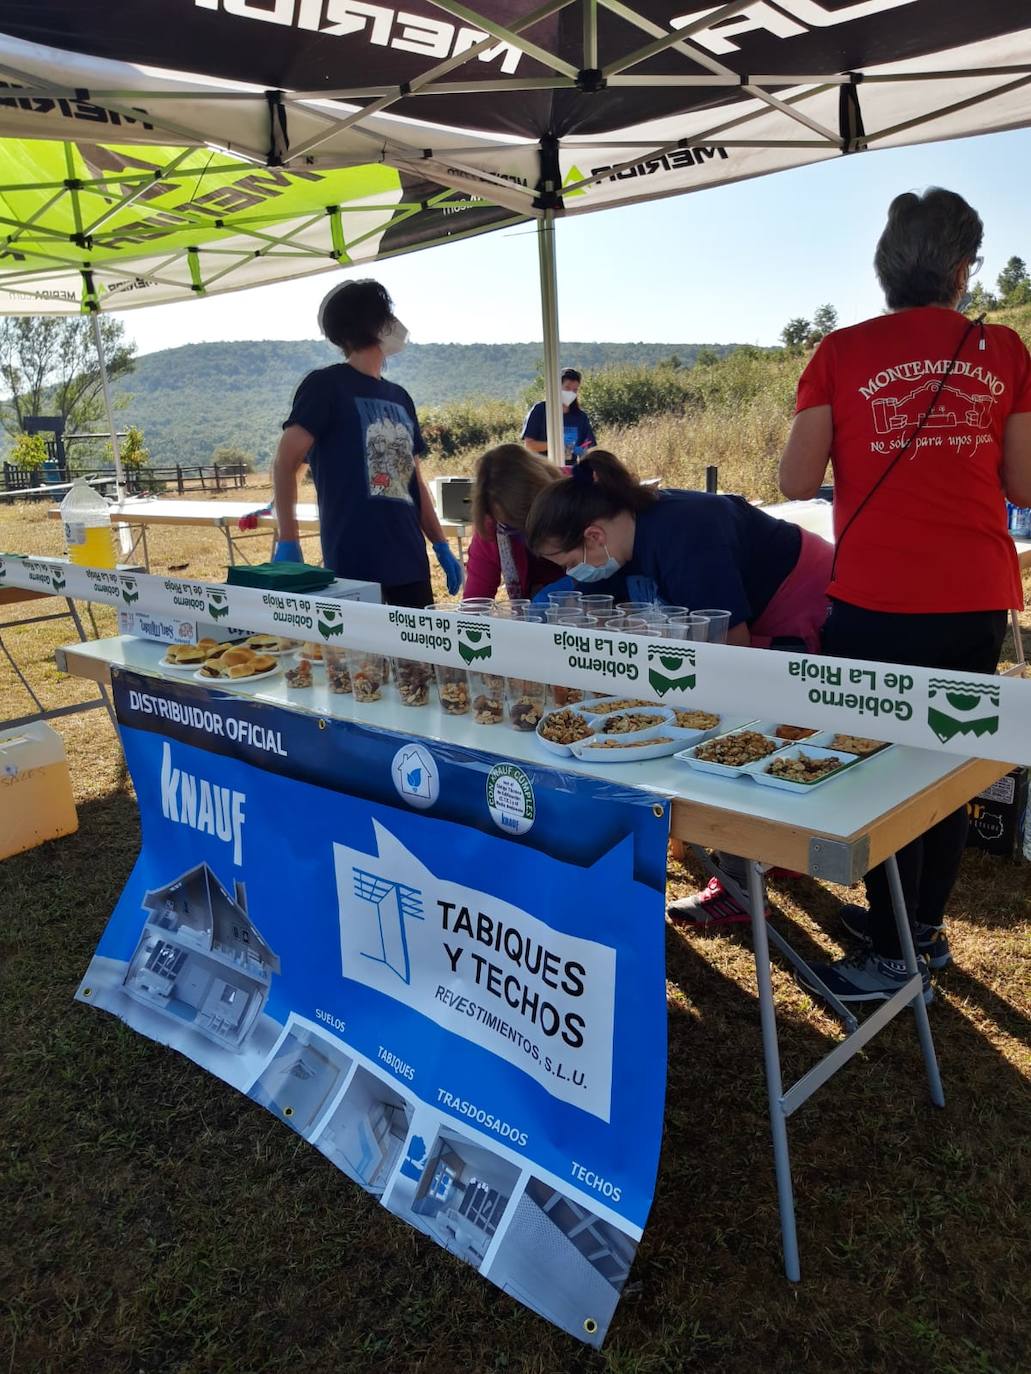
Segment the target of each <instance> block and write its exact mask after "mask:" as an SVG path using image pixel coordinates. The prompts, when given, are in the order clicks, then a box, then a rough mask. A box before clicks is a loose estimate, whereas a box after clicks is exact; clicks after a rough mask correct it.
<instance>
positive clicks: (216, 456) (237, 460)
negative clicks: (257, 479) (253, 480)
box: [211, 444, 257, 472]
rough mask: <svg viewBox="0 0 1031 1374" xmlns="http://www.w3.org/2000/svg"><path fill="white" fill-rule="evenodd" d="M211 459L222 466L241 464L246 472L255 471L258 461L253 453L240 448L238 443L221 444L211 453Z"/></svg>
mask: <svg viewBox="0 0 1031 1374" xmlns="http://www.w3.org/2000/svg"><path fill="white" fill-rule="evenodd" d="M211 461H212V462H213V463H217V464H218V466H219V467H220V468H221V467H229V465H230V464H240V465H241V466H242V467H243V469H244V471H245V472H253V471H254V464H255V463H256V462H257V459H256V458H255V456H254V454H253V453H248V451H247V450H246V449H245V448H240V447H239V445H237V444H219V446H218V448H216V449H215V450H214V451H213V452H212V454H211Z"/></svg>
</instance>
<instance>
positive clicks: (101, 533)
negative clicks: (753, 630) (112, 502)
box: [61, 477, 117, 568]
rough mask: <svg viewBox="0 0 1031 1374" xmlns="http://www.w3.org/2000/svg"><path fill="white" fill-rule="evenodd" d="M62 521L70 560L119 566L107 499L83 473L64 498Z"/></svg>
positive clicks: (83, 564)
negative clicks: (92, 485) (93, 486)
mask: <svg viewBox="0 0 1031 1374" xmlns="http://www.w3.org/2000/svg"><path fill="white" fill-rule="evenodd" d="M61 522H62V524H63V525H64V544H65V550H66V552H67V554H68V560H69V562H71V563H77V564H78V565H79V566H80V567H83V568H113V567H115V566H116V564H117V557H116V555H115V541H114V538H113V536H112V532H111V521H110V520H109V519H108V514H107V502H106V501H105V500H104V498H103V497H102V496H101V495H100V493H99V492H96V491H94V490H93V488H92V487H91V486H90V484H89V483H88V482H87V481H86V480H85V479H84V478H82V477H77V478H76V479H75V481H74V482H73V483H72V485H71V490H70V491H69V492H68V495H67V496H66V497H65V498H64V500H63V501H62V502H61Z"/></svg>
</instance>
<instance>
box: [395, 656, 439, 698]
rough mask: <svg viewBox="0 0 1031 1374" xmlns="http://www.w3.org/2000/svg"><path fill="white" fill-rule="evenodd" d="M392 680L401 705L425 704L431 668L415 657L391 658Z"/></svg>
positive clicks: (428, 692)
mask: <svg viewBox="0 0 1031 1374" xmlns="http://www.w3.org/2000/svg"><path fill="white" fill-rule="evenodd" d="M393 667H394V681H395V682H396V683H397V694H398V696H399V697H400V698H401V704H402V705H403V706H425V705H426V703H427V702H428V701H429V699H430V682H431V681H432V679H433V669H432V668H431V667H430V665H429V664H428V663H422V662H420V661H419V660H418V659H415V658H395V659H394V660H393Z"/></svg>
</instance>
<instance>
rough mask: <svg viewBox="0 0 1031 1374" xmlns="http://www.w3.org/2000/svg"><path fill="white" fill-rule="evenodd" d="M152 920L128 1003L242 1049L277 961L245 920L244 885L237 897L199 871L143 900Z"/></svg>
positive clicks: (135, 963)
mask: <svg viewBox="0 0 1031 1374" xmlns="http://www.w3.org/2000/svg"><path fill="white" fill-rule="evenodd" d="M143 907H144V910H145V911H146V912H147V920H146V923H145V924H144V927H143V933H142V934H141V936H140V940H139V944H138V945H137V946H136V951H135V953H134V954H133V956H132V959H131V960H130V961H129V967H128V969H127V970H126V973H125V980H124V986H125V990H126V992H127V993H128V994H129V995H130V997H134V998H135V999H136V1000H137V1001H139V1002H143V1003H145V1004H146V1005H147V1006H149V1007H154V1008H157V1009H158V1010H160V1011H163V1012H165V1013H166V1014H167V1015H169V1016H172V1017H175V1018H176V1019H177V1020H179V1021H181V1022H185V1023H187V1024H189V1025H191V1026H192V1027H193V1029H194V1030H197V1031H199V1032H200V1034H201V1035H203V1036H206V1037H207V1039H209V1040H212V1041H214V1043H215V1044H216V1045H221V1046H223V1048H226V1049H231V1050H237V1051H239V1050H242V1049H243V1047H244V1043H245V1041H246V1040H247V1037H248V1036H249V1035H250V1033H251V1030H252V1029H253V1028H254V1025H255V1022H256V1021H257V1019H258V1017H259V1016H260V1015H261V1012H262V1010H263V1008H264V1006H265V1003H266V1002H267V1000H268V995H269V987H270V985H271V982H272V975H273V973H279V971H280V965H279V956H278V955H276V954H275V953H273V951H272V950H271V949H270V948H269V946H268V945H267V944H266V942H265V940H264V939H263V938H262V936H261V932H260V931H259V930H258V928H257V927H256V926H255V925H254V923H253V921H251V919H250V917H249V916H248V915H247V900H246V893H245V891H244V885H243V883H240V882H238V883H236V884H235V887H234V892H233V896H230V895H229V893H228V892H227V891H226V889H225V888H224V887H223V886H222V884H221V883H220V882H219V881H218V879H217V878H216V877H215V875H214V873H213V872H212V871H211V869H210V868H209V867H208V865H207V864H199V865H198V866H197V867H196V868H192V869H190V870H188V871H187V872H186V873H183V874H181V875H180V876H179V877H178V878H176V879H174V880H173V881H172V882H171V883H169V884H168V885H167V886H166V887H160V888H156V889H155V890H154V891H153V892H148V893H147V894H146V895H145V897H144V898H143Z"/></svg>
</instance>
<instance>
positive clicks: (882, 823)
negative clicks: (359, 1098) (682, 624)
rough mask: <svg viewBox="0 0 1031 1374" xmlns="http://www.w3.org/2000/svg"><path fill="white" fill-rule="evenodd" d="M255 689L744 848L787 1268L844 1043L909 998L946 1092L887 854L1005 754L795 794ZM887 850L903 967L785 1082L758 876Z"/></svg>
mask: <svg viewBox="0 0 1031 1374" xmlns="http://www.w3.org/2000/svg"><path fill="white" fill-rule="evenodd" d="M163 653H164V646H163V645H160V644H151V643H148V642H146V641H144V640H139V639H133V638H129V637H116V638H111V639H105V640H98V641H93V642H91V643H88V644H73V645H69V646H68V647H66V648H65V649H63V650H59V652H58V661H59V664H60V666H62V667H63V668H64V669H65V671H66V672H68V673H71V674H74V675H77V676H80V677H84V678H89V679H90V680H91V681H94V682H97V683H107V682H109V681H110V677H111V668H112V666H120V667H124V668H128V669H132V670H134V671H136V672H141V673H145V674H148V675H151V676H153V677H155V678H158V679H164V680H177V681H180V682H181V681H182V676H181V674H178V675H177V674H175V673H174V672H171V671H169V670H167V669H163V668H161V667H160V666H159V659H160V658H161V657H162V655H163ZM234 691H235V692H237V693H245V694H246V695H248V696H251V697H254V698H256V699H258V700H260V701H268V702H274V703H276V704H277V705H278V706H281V707H284V708H286V709H288V710H292V711H297V712H302V713H308V714H315V715H320V716H335V717H342V718H346V719H355V720H360V721H361V722H362V723H363V724H366V725H370V726H374V727H376V728H379V729H383V730H387V731H393V732H396V733H397V734H398V735H399V736H403V737H406V738H411V737H413V736H416V737H419V738H422V739H426V740H428V741H430V742H431V743H432V742H433V741H440V742H445V743H448V744H452V745H460V746H464V747H466V748H471V749H478V750H486V751H489V752H491V753H496V754H498V755H500V756H503V757H506V758H511V759H515V760H527V761H530V762H532V763H533V764H534V765H535V766H537V767H544V768H546V767H549V766H551V767H554V768H556V769H558V770H559V771H562V772H575V773H586V774H589V775H591V776H593V777H601V778H607V779H610V780H612V781H613V782H616V783H618V785H619V786H622V787H638V788H642V789H645V790H647V791H648V792H650V793H653V794H654V793H659V794H661V795H664V796H665V797H667V798H668V799H669V805H670V833H671V835H672V836H673V837H674V838H677V839H680V840H683V841H686V842H688V843H690V844H692V845H694V846H697V847H699V848H700V847H702V846H704V847H705V848H712V849H717V850H720V849H722V850H726V851H728V852H732V853H734V854H739V855H741V856H743V857H744V858H746V859H747V860H749V868H748V884H747V886H748V891H747V894H742V895H744V896H746V900H747V903H748V906H749V909H750V911H751V916H752V935H753V941H754V950H755V970H756V981H757V985H758V992H759V1014H760V1026H761V1032H762V1044H763V1055H764V1061H765V1069H766V1081H767V1091H768V1097H769V1111H770V1128H771V1132H772V1136H773V1153H774V1167H775V1173H776V1182H777V1194H778V1201H779V1208H780V1220H781V1230H782V1237H783V1251H784V1267H785V1271H786V1273H787V1276H788V1278H789V1279H792V1280H797V1279H798V1278H799V1276H800V1271H799V1258H798V1244H797V1239H796V1231H795V1207H794V1200H793V1193H792V1182H791V1165H790V1154H789V1147H788V1134H787V1122H788V1118H789V1117H790V1116H791V1115H792V1114H793V1113H794V1112H795V1111H796V1110H797V1109H798V1108H799V1107H800V1106H801V1105H802V1103H803V1102H805V1101H807V1100H808V1098H809V1097H811V1096H812V1094H813V1093H814V1092H815V1091H816V1089H817V1088H819V1087H820V1086H821V1084H823V1083H825V1082H826V1081H827V1080H828V1079H829V1078H830V1077H831V1076H832V1075H833V1074H834V1073H836V1072H837V1071H838V1069H840V1068H841V1067H842V1066H843V1065H844V1064H845V1063H847V1062H848V1060H849V1059H851V1058H852V1056H853V1055H854V1054H856V1053H857V1051H858V1050H860V1049H861V1048H862V1047H863V1046H864V1045H865V1044H867V1043H868V1042H869V1041H870V1040H871V1039H872V1038H873V1037H874V1036H875V1035H876V1034H877V1033H878V1031H880V1030H881V1029H882V1028H883V1027H884V1026H885V1025H887V1024H888V1022H890V1021H891V1020H892V1019H893V1018H894V1017H896V1016H897V1015H898V1014H899V1013H900V1012H901V1011H903V1010H905V1008H907V1007H912V1009H913V1013H914V1018H915V1021H916V1029H917V1035H918V1040H919V1044H920V1048H921V1052H922V1055H923V1060H924V1066H925V1070H926V1073H927V1079H928V1086H929V1089H930V1095H931V1100H932V1102H934V1103H935V1104H936V1105H938V1106H941V1105H942V1104H943V1102H944V1098H943V1095H942V1087H941V1080H940V1077H939V1074H938V1066H937V1062H936V1059H935V1053H934V1045H933V1042H932V1038H931V1030H930V1023H929V1021H928V1016H927V1009H926V1007H925V1006H924V1002H923V996H922V982H921V978H920V975H919V973H918V972H917V966H916V957H915V954H914V951H913V945H912V939H911V937H910V934H909V925H908V921H907V920H906V918H905V907H904V900H903V896H902V890H901V886H900V884H899V882H898V872H897V868H896V867H895V864H894V859H893V857H892V856H893V855H894V854H895V853H896V852H897V851H898V850H899V849H901V848H902V847H903V846H904V845H906V844H908V843H909V842H910V841H911V840H913V839H915V838H916V837H917V836H918V835H921V834H923V833H924V831H925V830H927V829H928V828H929V827H930V826H932V825H934V824H935V822H936V821H939V820H941V819H942V817H943V816H945V815H947V814H948V813H949V812H951V811H953V810H955V809H956V808H957V807H959V806H962V805H963V804H964V803H965V802H967V801H968V800H969V799H970V798H971V797H974V796H976V795H977V793H978V792H980V791H981V790H982V789H983V788H985V787H987V786H989V785H990V784H991V783H993V782H995V781H996V780H997V779H998V778H1000V777H1002V776H1004V774H1005V773H1006V772H1007V771H1008V766H1007V765H1006V764H1004V763H996V762H991V761H983V760H967V759H962V758H959V757H957V756H956V755H950V754H946V753H941V752H938V751H934V750H926V749H912V748H902V747H894V748H891V749H888V750H886V751H884V752H883V753H881V754H878V755H876V756H875V757H874V758H871V759H870V760H868V761H867V762H864V763H863V764H862V765H861V766H859V767H857V768H855V769H852V770H851V771H850V772H849V773H848V775H847V776H845V777H843V778H841V779H839V780H838V781H836V782H834V783H831V784H828V785H827V786H826V787H823V788H820V789H818V790H817V791H816V792H809V793H806V794H803V795H801V796H795V795H793V794H787V793H785V792H782V791H775V790H773V789H770V788H765V787H760V786H758V785H757V784H756V783H754V782H751V781H750V780H748V779H726V778H722V777H715V776H712V775H710V774H704V773H698V772H694V771H693V770H691V769H689V768H688V767H686V766H685V765H684V764H683V763H680V762H678V761H677V760H676V759H672V758H667V759H658V760H653V761H650V762H644V763H636V764H620V765H615V766H614V765H608V766H606V765H605V764H591V763H585V762H582V761H580V760H577V759H575V758H569V759H565V758H563V759H556V758H554V756H552V755H549V754H546V753H545V752H544V751H543V750H542V749H541V748H540V746H539V745H538V744H537V742H536V737H535V736H534V735H533V734H529V735H527V734H521V733H519V732H518V731H516V730H513V729H511V728H508V727H507V726H505V725H496V726H484V725H477V724H475V722H474V721H472V719H471V718H469V717H461V716H459V717H455V716H448V715H445V714H444V713H443V712H442V711H441V710H440V709H439V707H437V706H425V707H420V708H412V707H407V706H403V705H401V704H400V702H397V701H394V700H388V699H384V700H382V701H380V702H377V703H375V704H372V705H356V704H355V702H354V700H353V699H352V698H351V697H348V696H338V695H333V694H331V693H330V692H329V691H328V689H327V688H326V686H325V685H316V686H314V687H312V688H310V689H308V690H307V691H305V692H303V693H299V692H296V691H290V689H289V688H287V686H286V684H285V682H284V681H283V679H282V677H278V678H272V679H267V680H265V681H262V682H259V683H255V684H254V685H253V686H250V687H240V686H237V687H236V688H234ZM886 860H887V861H889V868H890V872H891V875H892V893H893V899H894V903H895V911H896V918H897V920H898V922H899V931H900V936H901V938H902V941H903V950H904V953H905V958H906V963H907V967H908V969H909V973H910V977H909V979H908V981H907V982H906V984H905V985H904V986H903V987H902V988H901V989H900V990H899V991H898V992H897V993H895V995H894V996H893V997H892V999H891V1000H890V1001H889V1002H885V1003H883V1004H882V1005H881V1006H879V1007H878V1008H877V1010H876V1011H874V1012H872V1013H871V1014H870V1015H868V1016H867V1017H866V1019H865V1020H864V1021H863V1022H862V1023H861V1024H857V1023H856V1021H855V1019H854V1018H853V1017H852V1016H851V1013H849V1012H848V1011H847V1010H846V1009H845V1008H843V1007H841V1006H840V1004H839V1005H838V1007H837V1010H838V1011H839V1014H840V1015H841V1017H842V1020H843V1021H844V1023H845V1027H846V1032H847V1033H846V1035H845V1037H844V1039H843V1040H841V1041H840V1042H839V1043H838V1044H837V1045H836V1046H835V1047H834V1049H832V1050H831V1051H830V1052H829V1053H828V1054H827V1055H825V1056H824V1057H823V1058H822V1059H821V1060H819V1061H818V1063H816V1064H815V1065H814V1066H813V1067H812V1068H811V1069H810V1070H809V1072H808V1073H806V1074H805V1075H804V1076H803V1077H802V1078H801V1079H799V1081H798V1082H796V1083H794V1084H792V1085H790V1086H789V1087H787V1088H785V1086H784V1082H783V1077H782V1074H781V1069H780V1055H779V1048H778V1040H777V1023H776V1012H775V1007H774V1001H773V987H772V983H771V976H770V951H769V945H770V943H771V941H772V943H774V944H775V945H776V947H777V948H778V950H780V951H781V953H782V954H784V955H785V957H786V958H788V959H789V961H790V962H791V963H792V964H794V965H796V966H798V965H801V964H802V962H803V961H802V960H801V959H800V957H799V956H798V955H797V954H796V953H795V951H793V950H791V948H790V946H788V944H787V942H786V941H785V940H784V939H783V937H782V936H780V934H779V932H776V931H775V930H774V929H773V928H772V926H771V927H770V929H769V930H768V929H767V925H768V923H767V921H766V919H765V915H764V895H763V875H764V872H765V870H766V868H768V867H769V866H772V865H779V866H783V867H786V868H793V869H796V870H799V871H801V872H804V873H808V874H810V875H812V876H813V877H815V878H825V879H827V880H829V881H831V882H835V883H844V884H849V883H855V882H858V880H859V879H860V878H861V877H862V876H863V874H864V873H865V872H866V871H867V870H868V869H870V868H872V867H873V866H874V865H875V864H879V863H881V862H884V861H886Z"/></svg>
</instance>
